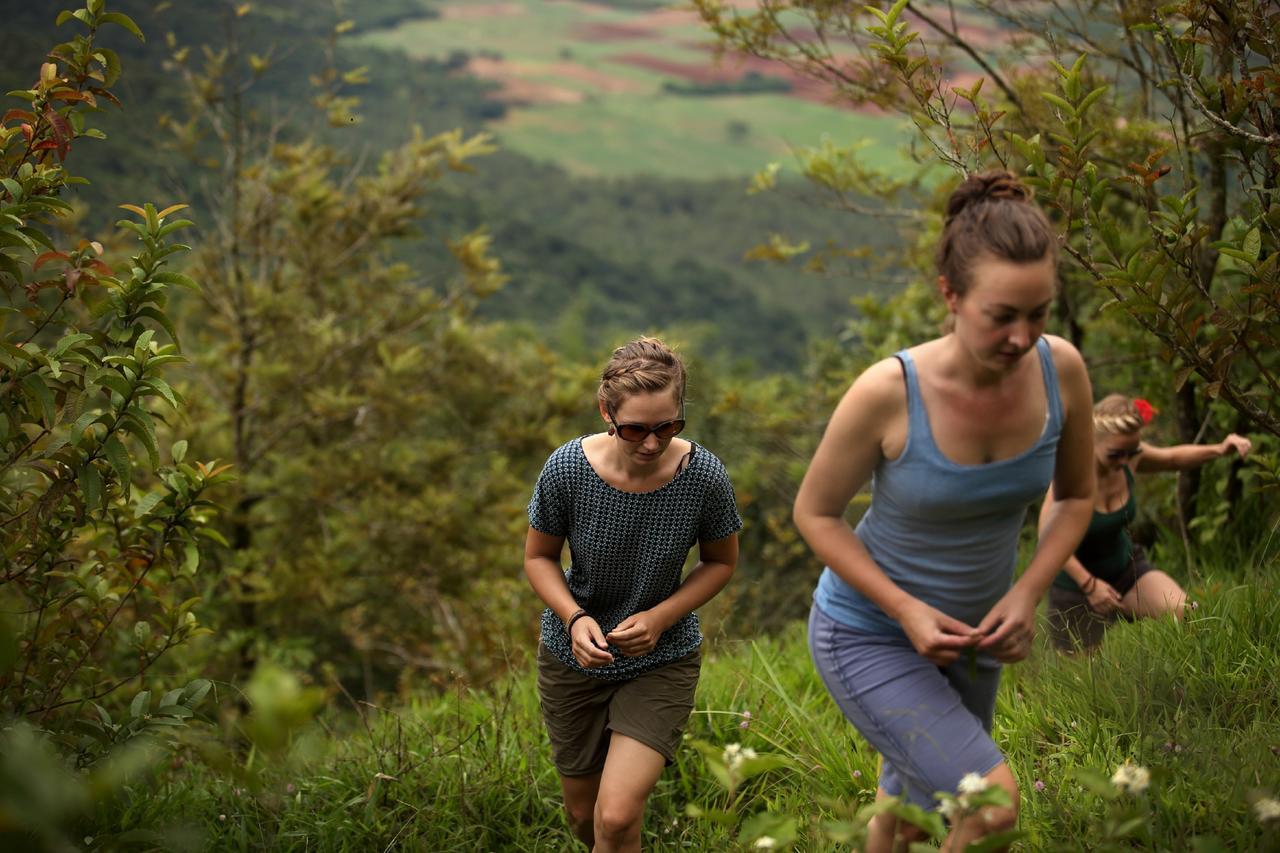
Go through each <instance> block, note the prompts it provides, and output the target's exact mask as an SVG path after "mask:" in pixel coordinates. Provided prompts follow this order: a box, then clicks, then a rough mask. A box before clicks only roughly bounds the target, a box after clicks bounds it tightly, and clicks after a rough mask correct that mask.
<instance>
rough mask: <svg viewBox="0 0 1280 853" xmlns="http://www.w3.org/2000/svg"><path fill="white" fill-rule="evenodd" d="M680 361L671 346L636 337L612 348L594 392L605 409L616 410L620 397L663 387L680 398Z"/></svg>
mask: <svg viewBox="0 0 1280 853" xmlns="http://www.w3.org/2000/svg"><path fill="white" fill-rule="evenodd" d="M684 386H685V371H684V363H683V362H682V361H680V356H678V355H676V353H675V350H673V349H671V347H669V346H667V345H666V344H665V343H663V342H662V341H660V340H658V339H657V338H651V337H643V338H637V339H636V340H634V341H631V342H630V343H626V344H623V345H622V346H620V347H618V348H617V349H615V350H614V351H613V355H612V356H611V357H610V358H609V363H608V364H606V365H605V367H604V371H603V372H602V373H601V374H600V390H599V391H598V392H597V394H598V396H599V398H600V402H601V403H602V404H603V405H604V408H605V411H606V412H609V413H610V414H612V413H614V412H616V411H618V407H619V406H621V405H622V401H623V400H625V399H626V398H627V397H630V396H631V395H633V394H651V393H654V392H657V391H665V390H667V389H670V390H672V391H673V392H675V396H676V399H677V400H684Z"/></svg>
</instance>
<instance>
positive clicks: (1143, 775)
mask: <svg viewBox="0 0 1280 853" xmlns="http://www.w3.org/2000/svg"><path fill="white" fill-rule="evenodd" d="M1111 784H1112V785H1115V786H1116V787H1117V788H1119V789H1120V790H1121V791H1124V792H1125V793H1127V794H1135V795H1136V794H1141V793H1142V792H1143V791H1145V790H1147V786H1148V785H1150V784H1151V773H1150V772H1148V770H1147V768H1145V767H1141V766H1139V765H1137V764H1130V763H1129V762H1127V761H1126V762H1125V763H1124V764H1121V765H1120V766H1119V767H1117V768H1116V772H1115V775H1114V776H1112V777H1111Z"/></svg>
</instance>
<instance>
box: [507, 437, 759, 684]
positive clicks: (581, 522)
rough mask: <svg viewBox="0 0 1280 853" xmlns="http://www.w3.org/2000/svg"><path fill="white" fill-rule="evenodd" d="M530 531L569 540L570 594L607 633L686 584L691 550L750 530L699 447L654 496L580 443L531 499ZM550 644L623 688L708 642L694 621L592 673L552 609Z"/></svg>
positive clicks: (545, 626)
mask: <svg viewBox="0 0 1280 853" xmlns="http://www.w3.org/2000/svg"><path fill="white" fill-rule="evenodd" d="M529 524H530V526H532V527H533V529H534V530H537V531H539V532H541V533H545V534H547V535H548V536H563V537H565V538H566V539H567V540H568V542H569V555H570V561H571V562H570V566H569V571H568V572H567V573H566V575H565V580H566V581H567V582H568V584H569V591H570V592H572V593H573V598H574V600H575V601H577V602H578V606H579V607H581V608H583V609H585V610H586V611H587V613H588V614H590V615H591V617H592V618H594V619H595V620H596V622H598V623H599V624H600V628H601V630H602V631H603V632H604V633H606V634H608V633H609V632H610V631H612V630H613V629H614V628H615V627H616V626H617V625H618V623H620V622H622V620H624V619H626V618H627V617H628V616H631V615H632V614H634V613H638V612H639V611H641V610H648V609H649V608H650V607H653V606H654V605H656V604H659V603H660V602H662V601H664V600H666V599H667V598H670V597H671V594H672V593H674V592H675V591H676V589H677V588H678V587H679V586H680V579H681V573H682V571H683V569H684V564H685V558H686V557H687V556H688V554H689V550H690V549H691V548H693V546H694V545H696V544H697V543H698V542H714V541H716V540H717V539H724V538H725V537H726V536H729V535H730V534H732V533H736V532H737V531H738V530H739V529H740V528H741V527H742V519H741V518H740V517H739V516H738V506H737V502H736V500H735V499H734V494H733V485H732V484H731V483H730V482H729V474H728V472H727V471H725V468H724V465H723V464H722V463H721V462H720V460H719V459H717V458H716V457H715V454H713V453H711V452H710V451H708V450H706V449H705V448H702V447H698V446H697V445H693V452H692V457H691V458H690V460H689V463H688V465H686V466H685V468H684V470H683V471H681V472H680V473H679V474H677V475H676V476H675V477H674V478H673V479H672V480H671V481H670V482H668V483H666V484H665V485H663V486H660V487H659V488H657V489H654V490H653V491H651V492H640V493H635V492H624V491H621V490H620V489H616V488H614V487H613V486H611V485H609V484H608V483H606V482H605V481H604V480H603V479H601V478H600V475H599V474H597V473H596V470H595V469H594V468H592V467H591V463H590V462H588V461H587V457H586V454H585V453H583V450H582V438H575V439H573V440H572V441H570V442H568V443H566V444H564V445H561V446H560V447H559V448H557V449H556V450H555V452H553V453H552V454H551V456H550V458H548V459H547V463H546V464H545V465H544V466H543V467H542V473H541V474H540V475H539V476H538V482H537V483H536V484H535V485H534V488H533V498H532V500H530V501H529ZM542 643H543V645H544V646H546V647H547V650H548V651H550V652H551V653H552V654H553V655H555V656H556V658H558V659H559V660H560V661H561V662H563V663H564V664H565V666H568V667H570V668H571V669H573V670H575V671H577V672H581V673H584V674H586V675H590V676H592V677H595V678H602V679H606V680H609V681H622V680H625V679H628V678H634V677H635V676H637V675H639V674H641V673H643V672H647V671H648V670H651V669H656V668H657V667H660V666H662V665H663V664H667V663H670V662H671V661H673V660H676V659H677V658H680V657H683V656H684V655H687V654H689V653H690V652H692V651H693V650H694V649H696V648H697V647H698V646H699V645H700V644H701V643H702V632H701V631H699V629H698V617H697V615H696V614H693V613H690V614H689V615H688V616H685V617H684V618H682V619H680V620H679V621H678V622H676V623H675V624H674V625H672V626H671V627H670V628H669V629H667V630H666V631H665V632H663V634H662V636H661V637H659V638H658V644H657V645H656V646H655V647H654V649H653V651H651V652H649V653H648V654H647V655H642V656H639V657H624V656H622V655H621V654H620V653H619V651H618V649H617V648H615V647H613V646H610V647H609V651H610V652H612V653H613V656H614V657H613V662H612V663H609V664H608V665H606V666H602V667H596V668H592V669H585V668H583V667H582V666H580V665H579V664H578V662H577V661H576V660H575V659H574V657H573V650H572V646H571V641H570V639H569V635H568V632H566V631H565V629H564V623H562V622H561V621H560V619H559V617H557V616H556V614H555V612H554V611H552V610H551V609H550V608H547V610H546V611H544V612H543V614H542Z"/></svg>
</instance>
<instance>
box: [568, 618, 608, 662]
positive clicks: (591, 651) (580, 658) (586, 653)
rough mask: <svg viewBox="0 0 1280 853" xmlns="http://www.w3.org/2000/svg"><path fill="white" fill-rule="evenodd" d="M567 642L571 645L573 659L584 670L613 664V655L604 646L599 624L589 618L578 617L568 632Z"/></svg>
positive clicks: (602, 633) (606, 644)
mask: <svg viewBox="0 0 1280 853" xmlns="http://www.w3.org/2000/svg"><path fill="white" fill-rule="evenodd" d="M569 640H570V641H571V642H572V645H573V657H574V660H576V661H577V662H578V663H579V664H581V665H582V666H583V668H584V669H592V668H594V667H597V666H604V665H605V664H608V663H613V655H612V654H610V653H609V652H608V651H607V649H606V646H608V643H606V642H605V639H604V632H603V631H601V630H600V623H599V622H597V621H596V620H594V619H592V618H591V617H590V616H580V617H578V621H576V622H574V623H573V628H572V629H571V630H570V631H569Z"/></svg>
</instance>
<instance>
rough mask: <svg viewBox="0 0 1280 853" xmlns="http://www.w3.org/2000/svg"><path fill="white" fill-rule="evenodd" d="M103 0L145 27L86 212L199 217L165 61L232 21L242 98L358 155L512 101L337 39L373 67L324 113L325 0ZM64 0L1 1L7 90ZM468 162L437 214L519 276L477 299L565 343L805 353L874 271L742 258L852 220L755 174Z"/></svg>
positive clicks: (581, 348)
mask: <svg viewBox="0 0 1280 853" xmlns="http://www.w3.org/2000/svg"><path fill="white" fill-rule="evenodd" d="M234 5H240V4H234ZM111 8H113V9H118V10H120V11H123V12H125V13H127V14H129V15H131V16H133V17H134V18H135V19H136V20H137V21H138V23H139V25H140V27H141V28H142V30H143V31H144V32H145V33H147V35H148V39H147V42H146V43H145V44H140V43H137V42H132V41H131V43H127V44H126V43H124V42H123V41H120V43H119V44H118V46H119V48H120V53H121V59H122V63H123V64H124V66H125V70H126V73H125V75H124V77H123V78H122V81H121V85H120V87H119V95H120V97H121V100H122V101H123V102H124V105H125V107H124V110H123V111H118V110H115V109H114V108H108V112H110V113H111V115H109V116H107V117H106V118H105V119H104V120H103V121H102V122H101V126H102V127H103V128H104V129H105V130H106V131H107V133H108V136H109V138H108V140H106V141H104V142H99V141H85V142H84V143H83V144H82V145H81V146H80V148H78V150H77V152H76V169H77V172H78V173H80V174H87V175H89V176H91V177H92V179H93V183H94V185H93V186H92V187H90V188H87V189H86V191H85V192H84V193H83V196H82V197H83V198H84V199H87V200H88V201H89V203H90V209H89V212H88V217H89V221H90V222H91V223H92V224H93V225H94V226H95V227H99V228H101V227H105V226H106V225H107V223H109V222H111V221H112V220H113V219H114V215H115V211H114V204H115V203H116V202H117V201H118V200H120V199H130V200H133V201H137V202H141V201H144V200H155V201H157V202H161V203H169V202H171V201H174V200H180V201H188V202H191V203H192V204H193V207H194V208H195V209H194V212H193V219H195V220H196V221H197V223H199V222H200V220H201V218H202V217H201V211H200V205H201V187H202V186H207V181H208V180H209V178H208V174H206V173H203V172H201V170H200V169H199V168H197V167H195V166H193V165H192V164H191V161H190V160H189V159H188V158H186V157H184V156H182V155H180V154H179V153H178V152H177V151H176V150H175V147H174V146H173V145H172V144H171V143H172V141H173V139H174V134H173V132H172V131H171V129H170V128H169V127H166V126H165V125H164V122H165V121H167V120H168V118H172V119H174V120H181V117H182V116H183V115H184V112H185V111H186V109H187V108H186V107H185V105H184V101H183V91H184V90H183V84H182V81H181V79H180V76H179V73H178V71H177V70H176V69H175V68H174V67H173V66H172V64H171V63H168V62H167V60H169V59H171V58H172V57H173V55H174V54H175V52H177V51H183V50H187V51H189V53H188V61H189V62H193V63H194V64H196V65H199V64H202V63H204V62H206V61H207V59H208V57H211V56H212V57H217V56H218V55H219V52H221V51H223V50H225V49H226V48H227V45H228V38H229V35H228V34H229V33H230V32H232V29H231V28H232V27H233V28H234V38H235V39H236V41H237V49H238V51H239V53H240V55H241V56H242V57H249V56H250V55H253V56H254V57H266V58H268V59H269V65H268V67H267V69H266V71H265V72H264V73H263V74H262V75H261V76H260V77H259V78H258V79H257V80H256V81H255V82H254V83H253V85H252V86H251V87H250V88H249V90H248V92H247V95H246V98H247V102H248V103H249V104H250V105H251V107H252V108H253V109H254V110H256V111H258V113H259V114H260V115H263V116H271V117H275V118H277V119H278V120H281V121H282V122H283V123H284V124H285V128H284V130H283V132H282V133H283V135H284V136H286V137H287V136H289V135H290V134H292V135H294V136H297V137H302V136H307V135H315V134H320V135H321V136H322V137H323V138H325V139H327V140H329V141H332V142H333V143H334V144H336V145H338V146H340V147H341V148H342V150H344V151H346V152H347V154H348V156H349V157H350V159H351V160H352V161H361V158H363V162H367V163H373V162H376V158H375V157H373V156H369V155H371V154H374V153H376V152H378V151H381V150H385V149H386V148H389V147H391V146H392V145H394V144H397V143H399V142H402V141H403V140H404V139H406V138H407V137H408V135H409V134H410V133H411V128H412V126H413V125H415V124H416V125H420V126H421V127H422V128H423V130H424V131H426V132H427V133H434V132H438V131H442V130H446V129H449V128H453V127H462V128H464V129H467V130H468V131H476V130H481V129H485V127H486V123H488V122H491V121H493V120H495V119H497V118H500V117H501V116H502V114H503V111H504V106H503V104H501V103H500V102H498V101H495V100H493V99H491V98H490V97H489V94H490V88H491V86H490V84H488V83H485V82H483V81H480V80H477V79H474V78H470V77H467V76H465V75H461V74H460V73H459V72H458V70H457V69H456V68H453V67H451V65H450V63H449V62H448V61H447V58H441V59H440V60H439V61H415V60H411V59H409V58H408V57H406V56H405V55H404V54H402V53H398V52H378V51H375V50H372V49H370V48H367V47H360V48H355V47H351V48H347V47H343V46H342V40H341V39H339V41H338V52H337V54H336V59H335V61H334V65H335V66H336V67H338V68H341V69H350V68H355V67H358V66H366V67H367V68H368V72H367V78H368V82H367V83H365V84H363V85H359V86H357V87H353V88H352V89H351V91H350V94H352V95H355V96H357V97H359V98H360V101H361V103H360V105H359V106H358V107H357V108H356V112H357V113H358V114H359V115H360V117H361V121H360V122H359V123H358V124H355V125H354V126H352V127H346V128H342V129H339V130H330V129H328V128H327V127H326V125H325V123H324V121H323V116H320V115H318V114H317V112H316V111H315V110H314V109H312V108H311V107H310V106H309V101H310V100H311V98H312V97H313V95H314V89H313V86H312V83H311V81H310V78H312V77H313V76H314V75H316V74H318V73H320V72H321V71H322V70H323V68H324V66H325V63H326V55H325V50H326V43H327V41H328V39H329V37H330V34H331V33H332V32H333V28H334V26H335V24H336V23H337V22H338V20H339V19H338V18H337V16H336V14H335V13H334V11H333V9H332V8H331V7H330V6H328V5H327V4H323V3H315V2H287V1H286V0H274V2H255V3H253V4H251V5H250V11H249V12H248V14H247V15H245V16H244V17H243V18H240V19H238V20H237V19H236V18H235V17H234V13H233V12H232V11H230V10H232V9H233V8H234V6H233V4H229V3H208V4H205V3H201V4H185V3H184V4H173V3H155V2H152V0H118V2H114V3H112V4H111ZM57 11H58V7H57V5H56V4H46V3H35V4H32V3H30V2H25V0H0V14H3V15H4V19H5V21H6V36H5V41H6V49H5V51H4V53H3V55H2V56H0V83H2V84H3V85H4V88H5V89H6V90H9V89H13V88H17V87H19V86H25V85H28V84H29V82H30V79H31V78H32V77H33V76H34V74H35V73H36V71H37V69H38V66H39V62H40V60H41V52H42V50H44V49H45V48H46V47H47V45H48V44H50V43H52V41H53V40H54V39H55V38H56V37H57V36H58V35H59V34H58V33H57V32H56V30H55V27H54V25H53V22H54V19H55V18H56V15H57ZM345 14H348V15H350V16H351V18H352V19H353V21H354V24H355V26H354V28H353V30H351V32H360V31H361V30H362V29H371V28H375V27H385V26H388V25H390V24H393V23H395V22H396V21H398V20H401V19H404V18H407V17H417V18H423V17H426V18H429V17H430V16H431V14H432V10H431V9H430V8H429V7H427V6H426V5H425V4H423V3H421V2H419V0H396V1H395V2H390V3H387V2H380V3H377V4H351V7H350V8H349V9H347V10H346V12H345ZM170 34H172V35H170ZM64 37H65V36H64ZM193 56H194V57H196V59H194V60H193V59H192V58H191V57H193ZM165 117H168V118H165ZM675 135H676V136H678V132H677V133H676V134H675ZM498 143H499V145H501V139H500V138H499V139H498ZM138 151H145V152H146V157H147V159H148V160H149V162H150V163H151V164H152V167H151V168H150V169H149V170H148V171H147V173H146V174H145V175H139V174H138V172H137V170H136V169H133V170H128V171H127V170H126V165H125V164H126V163H136V162H137V152H138ZM619 156H625V153H621V154H620V155H619ZM761 165H762V166H763V165H764V164H763V163H762V164H761ZM477 167H478V172H477V173H476V174H475V175H471V176H464V177H461V178H459V179H458V180H455V181H453V182H452V184H451V185H450V187H449V189H448V190H446V194H444V195H442V196H438V197H437V198H436V199H435V201H434V202H433V204H432V208H431V210H430V214H431V215H432V216H433V217H434V219H435V222H436V223H437V224H436V225H435V226H433V231H434V233H454V234H460V233H463V232H464V231H468V230H470V229H472V228H475V227H479V226H484V227H486V228H487V229H488V230H489V231H490V233H492V234H493V236H494V238H495V253H496V254H497V256H498V257H500V258H501V260H502V261H503V263H504V265H505V267H506V269H507V271H508V272H509V273H510V275H511V277H512V278H511V281H510V283H509V284H508V285H507V286H506V287H505V288H504V289H503V290H502V291H501V292H500V293H498V294H497V295H496V296H494V297H492V298H491V299H490V300H489V301H488V302H487V303H486V304H485V305H484V306H482V308H481V312H482V314H485V315H488V316H493V317H501V318H504V319H510V320H518V321H522V322H525V323H528V324H530V325H532V326H534V327H535V328H537V329H538V331H539V333H540V334H542V335H543V336H544V337H545V338H546V339H547V341H548V342H549V343H550V344H551V345H552V346H553V347H555V348H557V349H559V350H560V351H562V352H565V353H567V354H572V355H578V354H580V353H582V352H586V351H594V350H596V349H598V348H599V346H600V345H601V344H603V343H605V342H607V341H611V340H613V338H615V337H617V336H618V335H619V334H626V333H635V332H638V331H644V330H651V329H665V330H668V331H670V332H672V333H673V334H675V336H676V337H677V338H679V339H681V340H683V341H685V342H686V343H687V344H689V345H692V346H693V347H694V348H695V349H696V350H701V351H705V352H719V353H722V354H725V355H728V356H731V357H732V358H734V359H735V360H737V361H739V362H748V363H754V364H755V365H758V366H761V367H764V368H767V369H774V368H779V367H782V368H786V367H790V366H794V365H795V364H797V363H798V362H799V360H800V358H801V357H802V355H803V353H804V350H805V347H806V345H807V342H808V341H809V340H811V339H812V337H813V336H814V335H830V334H832V333H833V332H834V331H836V329H837V328H839V327H840V325H841V324H842V322H843V321H844V319H845V318H846V317H847V315H848V313H849V310H850V308H849V299H850V297H851V296H854V295H857V294H859V293H863V292H865V291H866V289H867V287H868V286H869V285H868V284H867V279H866V277H865V276H850V275H848V274H842V275H840V276H832V277H829V278H825V279H824V278H819V277H816V276H809V275H805V274H803V273H800V272H798V271H796V270H794V269H784V268H781V267H776V266H771V265H768V264H763V263H758V262H756V263H749V262H746V261H745V260H744V258H743V256H744V254H745V253H746V252H747V251H748V250H749V249H750V248H751V247H753V246H755V245H757V244H759V243H761V242H763V241H765V240H767V238H768V235H769V234H770V232H774V231H777V232H782V233H784V234H803V235H804V236H805V237H806V238H807V239H809V240H813V241H817V242H820V241H823V240H833V241H839V240H840V239H841V237H842V236H844V237H847V235H841V234H840V233H839V231H840V229H841V228H845V227H847V222H846V221H842V218H838V217H836V216H834V215H833V214H831V213H830V212H829V211H827V210H825V209H823V208H822V207H820V206H818V205H816V204H814V203H813V201H812V200H811V199H809V200H805V199H802V198H801V197H800V195H801V194H800V193H785V192H784V193H770V194H766V195H762V196H754V197H750V198H749V197H748V196H747V195H746V192H745V185H746V181H745V179H744V180H735V179H720V180H706V181H687V180H676V179H671V178H658V177H652V178H649V177H643V178H634V177H633V178H626V179H611V178H591V177H581V176H573V175H570V174H568V173H567V172H566V171H564V170H563V169H561V168H559V167H557V166H555V165H552V164H548V163H538V162H534V161H533V160H530V159H529V158H528V157H525V156H522V155H520V154H517V153H515V152H512V151H509V150H500V152H499V153H497V154H495V155H492V156H488V157H485V158H482V159H481V160H480V161H478V164H477ZM108 200H110V202H108ZM845 219H847V218H845ZM441 226H443V227H441ZM885 238H886V239H890V238H891V235H889V234H886V235H885ZM877 241H878V237H877V235H875V234H870V235H859V242H860V243H874V242H877ZM401 251H402V253H403V257H404V259H405V260H407V261H409V262H411V263H412V264H414V265H415V266H416V267H418V268H420V269H421V270H422V275H423V279H424V280H425V281H430V280H431V279H432V276H431V274H430V272H431V269H432V268H433V265H434V264H435V263H436V261H437V260H439V259H441V258H443V257H444V255H445V253H446V250H445V248H444V246H443V245H441V244H439V243H438V242H428V241H424V240H416V241H415V240H407V241H405V242H404V245H403V247H402V250H401Z"/></svg>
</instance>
